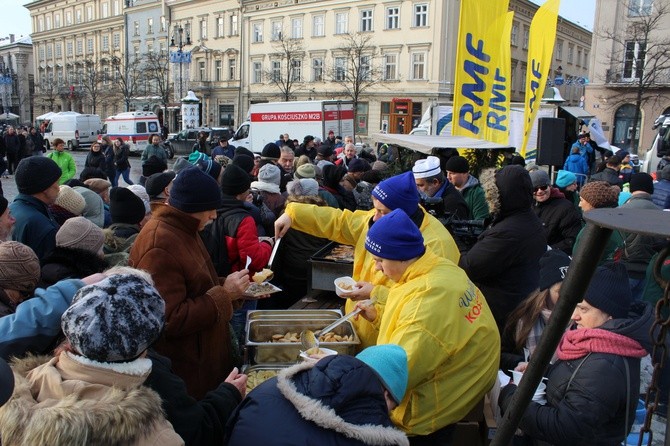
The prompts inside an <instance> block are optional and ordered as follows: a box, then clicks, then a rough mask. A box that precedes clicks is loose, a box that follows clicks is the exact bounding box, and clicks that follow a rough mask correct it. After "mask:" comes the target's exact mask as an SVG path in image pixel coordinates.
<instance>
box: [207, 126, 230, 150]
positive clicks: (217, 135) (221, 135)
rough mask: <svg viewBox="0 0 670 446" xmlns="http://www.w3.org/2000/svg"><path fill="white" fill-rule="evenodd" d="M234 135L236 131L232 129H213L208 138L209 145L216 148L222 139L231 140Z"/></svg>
mask: <svg viewBox="0 0 670 446" xmlns="http://www.w3.org/2000/svg"><path fill="white" fill-rule="evenodd" d="M234 133H235V129H232V128H230V127H212V129H211V131H210V132H209V135H208V136H207V144H209V146H210V147H214V146H215V145H217V144H218V143H219V141H220V140H221V139H226V140H229V139H230V138H232V137H233V134H234Z"/></svg>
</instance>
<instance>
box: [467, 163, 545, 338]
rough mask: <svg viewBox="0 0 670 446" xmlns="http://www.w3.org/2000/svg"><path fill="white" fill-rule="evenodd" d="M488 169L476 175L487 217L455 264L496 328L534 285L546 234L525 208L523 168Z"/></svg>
mask: <svg viewBox="0 0 670 446" xmlns="http://www.w3.org/2000/svg"><path fill="white" fill-rule="evenodd" d="M493 173H494V172H493V171H492V170H488V171H484V173H483V174H482V176H481V179H482V184H483V187H484V190H485V192H486V197H487V200H488V202H489V203H488V204H489V210H491V213H492V214H493V216H494V219H493V222H492V223H491V226H490V227H489V228H488V229H487V230H485V231H484V232H483V233H482V234H481V235H480V236H479V239H478V240H477V243H475V245H474V246H473V247H472V248H471V249H470V250H469V251H468V252H466V253H464V254H463V255H462V256H461V260H460V262H459V266H460V267H461V268H463V269H464V270H465V272H466V273H467V274H468V277H469V278H470V280H472V281H473V282H474V283H475V285H477V287H478V288H479V289H480V290H481V291H482V293H483V294H484V296H485V297H486V302H487V303H488V304H489V307H491V311H492V312H493V316H494V317H495V319H496V323H497V324H498V330H499V331H500V332H501V333H502V331H503V329H504V328H505V322H506V320H507V316H508V315H509V313H510V312H511V311H512V310H514V308H516V306H517V305H519V303H520V302H521V301H522V300H523V299H525V298H526V297H527V296H528V294H529V293H530V292H531V291H533V290H534V289H535V288H537V287H538V285H539V282H540V268H539V262H540V257H542V254H543V253H544V252H545V251H546V250H547V237H546V235H545V233H544V229H543V228H542V222H541V221H540V219H539V218H538V217H537V216H536V215H535V214H534V213H533V210H532V208H531V206H532V204H533V192H532V190H533V189H532V183H531V180H530V176H529V175H528V172H526V170H525V169H524V168H523V167H521V166H517V165H511V166H506V167H504V168H503V169H501V170H499V171H498V172H496V173H495V176H494V175H493Z"/></svg>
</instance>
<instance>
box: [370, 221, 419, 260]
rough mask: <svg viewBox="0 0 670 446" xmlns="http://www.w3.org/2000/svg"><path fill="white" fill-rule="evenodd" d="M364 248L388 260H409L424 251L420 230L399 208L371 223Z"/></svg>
mask: <svg viewBox="0 0 670 446" xmlns="http://www.w3.org/2000/svg"><path fill="white" fill-rule="evenodd" d="M365 249H367V250H368V251H370V252H371V253H372V254H373V255H375V256H377V257H381V258H382V259H388V260H409V259H413V258H415V257H420V256H422V255H423V253H424V252H425V251H426V247H425V246H424V245H423V236H422V235H421V231H419V228H417V227H416V225H415V224H414V222H413V221H412V220H410V218H409V217H408V216H407V214H405V213H404V212H402V211H401V210H400V209H396V210H394V211H393V212H391V213H390V214H387V215H385V216H383V217H382V218H380V219H379V220H377V221H376V222H374V223H373V224H372V226H371V227H370V229H369V230H368V234H367V236H366V237H365Z"/></svg>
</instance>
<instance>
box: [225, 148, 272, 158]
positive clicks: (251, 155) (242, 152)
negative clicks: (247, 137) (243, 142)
mask: <svg viewBox="0 0 670 446" xmlns="http://www.w3.org/2000/svg"><path fill="white" fill-rule="evenodd" d="M235 155H247V156H248V157H249V158H251V159H254V152H252V151H251V150H249V149H247V148H246V147H242V146H239V147H237V148H235ZM277 159H279V158H277Z"/></svg>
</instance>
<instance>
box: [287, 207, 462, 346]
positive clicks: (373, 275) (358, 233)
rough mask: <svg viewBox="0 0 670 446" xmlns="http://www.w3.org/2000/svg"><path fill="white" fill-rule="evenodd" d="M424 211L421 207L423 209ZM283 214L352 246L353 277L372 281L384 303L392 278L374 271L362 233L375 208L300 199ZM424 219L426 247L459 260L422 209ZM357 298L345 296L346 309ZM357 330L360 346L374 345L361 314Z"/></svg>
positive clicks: (301, 227)
mask: <svg viewBox="0 0 670 446" xmlns="http://www.w3.org/2000/svg"><path fill="white" fill-rule="evenodd" d="M422 211H423V209H422ZM285 212H286V214H287V215H288V216H289V217H291V221H292V223H291V227H292V228H293V229H297V230H299V231H303V232H306V233H307V234H311V235H314V236H316V237H323V238H327V239H329V240H332V241H335V242H337V243H342V244H345V245H352V246H354V272H353V274H352V277H353V278H354V279H355V280H358V281H364V282H370V283H371V284H373V285H375V289H374V290H373V292H372V296H374V297H376V298H377V303H378V305H382V306H383V305H384V302H385V301H386V294H387V292H388V287H389V286H390V285H391V284H393V281H392V280H390V279H388V278H387V277H386V276H384V275H383V274H382V273H381V272H380V271H375V262H374V260H373V259H372V254H370V253H369V252H368V251H367V250H366V249H365V236H366V235H367V233H368V228H369V227H370V223H371V221H372V217H373V216H374V215H375V211H374V209H373V210H369V211H353V212H352V211H349V210H344V211H342V210H340V209H335V208H331V207H325V206H315V205H311V204H303V203H289V204H288V205H287V206H286V211H285ZM423 213H424V215H423V222H422V223H421V227H420V228H419V230H420V231H421V234H422V235H423V239H424V244H425V245H426V247H427V248H428V249H429V250H431V251H432V252H434V253H435V254H437V255H438V256H440V257H444V258H445V259H449V260H451V261H452V262H454V263H455V264H458V260H459V259H460V253H459V251H458V247H457V246H456V242H455V241H454V239H453V237H452V236H451V234H450V233H449V231H447V229H446V228H445V227H444V225H443V224H442V223H440V222H439V221H438V220H437V219H436V218H435V217H433V216H432V215H430V214H428V213H427V212H425V211H423ZM355 305H356V302H354V301H352V300H350V299H347V305H346V311H347V312H349V311H352V310H353V309H354V306H355ZM352 323H353V324H354V327H355V329H356V333H358V337H359V338H360V339H361V345H360V347H361V349H363V348H365V347H369V346H371V345H375V344H376V343H377V342H376V339H377V332H376V330H374V328H373V327H372V325H371V324H370V323H369V322H368V321H366V320H365V319H363V318H358V321H353V320H352Z"/></svg>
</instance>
